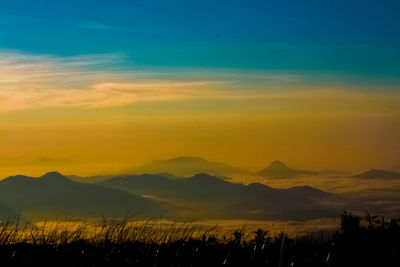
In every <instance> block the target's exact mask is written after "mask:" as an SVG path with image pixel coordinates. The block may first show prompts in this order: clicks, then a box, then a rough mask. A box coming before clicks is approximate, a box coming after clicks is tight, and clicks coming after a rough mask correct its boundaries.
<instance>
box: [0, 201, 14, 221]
mask: <svg viewBox="0 0 400 267" xmlns="http://www.w3.org/2000/svg"><path fill="white" fill-rule="evenodd" d="M16 216H17V212H16V211H15V210H12V209H10V208H9V207H7V206H6V205H4V204H2V203H0V220H1V219H12V218H15V217H16Z"/></svg>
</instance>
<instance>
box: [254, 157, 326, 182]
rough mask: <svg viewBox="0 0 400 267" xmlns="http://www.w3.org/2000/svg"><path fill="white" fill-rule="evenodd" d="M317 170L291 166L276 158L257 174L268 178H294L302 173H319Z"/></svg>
mask: <svg viewBox="0 0 400 267" xmlns="http://www.w3.org/2000/svg"><path fill="white" fill-rule="evenodd" d="M317 174H318V173H317V172H314V171H306V170H296V169H292V168H289V167H288V166H286V165H285V164H284V163H283V162H281V161H279V160H275V161H273V162H271V164H270V165H269V166H268V167H267V168H265V169H263V170H261V171H260V172H258V173H257V175H260V176H264V177H268V178H293V177H297V176H300V175H317Z"/></svg>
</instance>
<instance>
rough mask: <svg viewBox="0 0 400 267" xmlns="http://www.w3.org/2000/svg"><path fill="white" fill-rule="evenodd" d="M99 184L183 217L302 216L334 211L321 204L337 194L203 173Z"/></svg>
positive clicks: (333, 213)
mask: <svg viewBox="0 0 400 267" xmlns="http://www.w3.org/2000/svg"><path fill="white" fill-rule="evenodd" d="M99 184H100V185H103V186H107V187H111V188H116V189H121V190H126V191H128V192H131V193H132V194H136V195H141V196H146V197H148V198H151V199H154V200H157V201H159V203H162V205H164V206H165V207H167V208H169V209H174V210H175V211H179V214H180V215H181V216H183V217H185V216H186V217H188V216H189V217H190V216H192V217H193V216H198V217H205V218H219V219H221V218H224V219H239V218H240V219H254V220H272V219H292V220H303V219H310V218H320V217H329V216H336V215H337V211H336V210H333V209H332V208H331V207H329V206H327V205H324V204H323V202H325V201H331V200H332V199H335V198H336V197H337V196H335V195H333V194H330V193H327V192H323V191H320V190H317V189H315V188H312V187H308V186H301V187H292V188H289V189H274V188H271V187H268V186H266V185H262V184H258V183H253V184H250V185H243V184H236V183H231V182H228V181H226V180H222V179H220V178H218V177H215V176H211V175H208V174H204V173H203V174H197V175H194V176H193V177H189V178H186V179H179V180H176V179H170V178H167V177H165V176H160V175H150V174H144V175H127V176H118V177H115V178H112V179H108V180H105V181H102V182H100V183H99Z"/></svg>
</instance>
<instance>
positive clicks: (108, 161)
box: [0, 0, 400, 178]
mask: <svg viewBox="0 0 400 267" xmlns="http://www.w3.org/2000/svg"><path fill="white" fill-rule="evenodd" d="M399 14H400V2H399V1H384V0H383V1H366V0H364V1H358V0H354V1H317V0H315V1H311V0H308V1H289V0H286V1H265V0H264V1H262V0H259V1H256V0H253V1H235V0H230V1H223V0H220V1H215V0H214V1H209V0H202V1H197V0H195V1H183V0H172V1H155V0H148V1H134V0H133V1H128V0H114V1H105V0H96V1H94V0H87V1H77V0H69V1H56V0H47V1H42V0H38V1H30V0H25V1H22V0H1V2H0V177H1V178H3V177H5V176H8V175H14V174H17V173H23V174H32V175H38V174H42V173H43V172H45V171H49V170H52V168H55V167H57V170H59V171H61V172H67V174H71V173H74V174H81V175H89V174H99V173H107V172H112V171H117V170H120V169H124V168H127V167H130V166H135V165H139V164H142V163H144V162H147V161H150V160H153V159H167V158H171V157H175V156H199V157H204V158H207V159H209V160H212V161H220V162H224V163H227V164H231V165H235V166H238V167H241V168H246V169H249V170H252V171H257V170H259V169H261V168H263V167H265V166H267V165H268V164H269V162H270V161H272V160H275V159H280V160H282V161H284V162H286V163H288V164H289V165H291V166H298V167H303V168H310V169H332V168H334V169H344V170H349V171H358V170H363V169H369V168H372V167H375V168H386V169H395V168H399V170H400V18H399Z"/></svg>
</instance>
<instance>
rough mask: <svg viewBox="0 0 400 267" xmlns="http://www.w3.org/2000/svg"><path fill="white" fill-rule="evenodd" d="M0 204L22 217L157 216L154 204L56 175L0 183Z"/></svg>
mask: <svg viewBox="0 0 400 267" xmlns="http://www.w3.org/2000/svg"><path fill="white" fill-rule="evenodd" d="M0 203H3V204H4V205H5V206H7V207H9V208H10V209H14V210H19V211H20V212H21V214H22V215H24V216H25V217H26V216H42V217H43V216H45V217H57V218H60V217H61V218H63V217H69V216H84V217H87V216H99V215H101V214H102V215H105V216H123V215H126V213H127V212H132V213H137V214H140V215H152V216H153V215H160V214H161V212H162V211H163V210H164V209H162V208H161V207H160V206H159V205H158V204H157V203H155V202H153V201H150V200H147V199H144V198H142V197H139V196H135V195H132V194H130V193H128V192H126V191H122V190H117V189H112V188H107V187H103V186H99V185H93V184H83V183H78V182H74V181H72V180H69V179H68V178H66V177H65V176H63V175H61V174H60V173H58V172H51V173H47V174H45V175H43V176H42V177H40V178H33V177H27V176H22V175H17V176H11V177H8V178H6V179H4V180H2V181H0Z"/></svg>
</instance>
